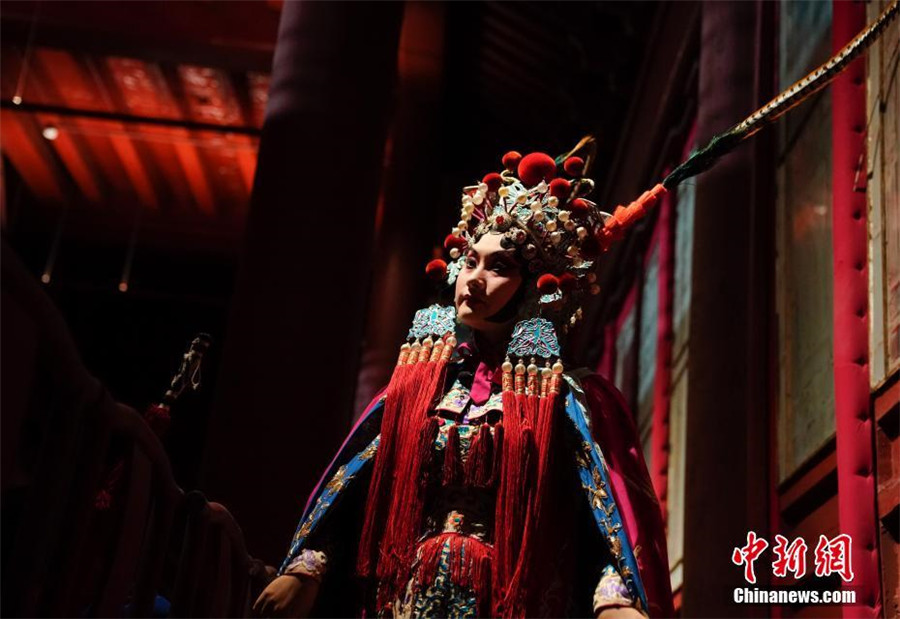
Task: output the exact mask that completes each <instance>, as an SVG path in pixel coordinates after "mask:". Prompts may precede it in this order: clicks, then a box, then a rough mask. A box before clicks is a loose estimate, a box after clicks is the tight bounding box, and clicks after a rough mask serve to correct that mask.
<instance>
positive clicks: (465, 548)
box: [415, 533, 492, 617]
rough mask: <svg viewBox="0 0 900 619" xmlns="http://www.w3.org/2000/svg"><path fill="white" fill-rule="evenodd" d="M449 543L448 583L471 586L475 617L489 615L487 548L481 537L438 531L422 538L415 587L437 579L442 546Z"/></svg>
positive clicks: (488, 563) (489, 548)
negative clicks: (476, 606) (430, 536)
mask: <svg viewBox="0 0 900 619" xmlns="http://www.w3.org/2000/svg"><path fill="white" fill-rule="evenodd" d="M448 544H449V546H450V547H449V552H448V557H447V558H448V562H449V566H448V567H449V577H450V582H452V583H453V584H455V585H458V586H460V587H468V588H471V589H472V590H473V591H474V592H475V598H476V600H477V601H478V608H479V611H478V616H480V617H486V616H488V615H489V614H490V599H491V563H492V556H491V555H492V550H491V547H490V546H489V545H488V544H486V543H484V542H482V541H481V540H479V539H477V538H474V537H469V536H466V535H463V534H462V533H441V534H440V535H437V536H435V537H432V538H431V539H428V540H425V541H424V542H423V543H422V545H421V551H420V554H419V567H418V569H417V570H416V575H415V584H416V586H417V587H428V586H430V585H431V584H432V583H433V582H434V581H435V578H437V573H438V569H439V568H440V564H441V557H442V555H443V552H444V548H445V547H446V546H447V545H448Z"/></svg>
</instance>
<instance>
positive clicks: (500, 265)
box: [491, 261, 509, 273]
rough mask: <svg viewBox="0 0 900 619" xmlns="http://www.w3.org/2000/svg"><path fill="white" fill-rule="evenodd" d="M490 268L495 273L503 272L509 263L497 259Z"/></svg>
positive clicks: (506, 269)
mask: <svg viewBox="0 0 900 619" xmlns="http://www.w3.org/2000/svg"><path fill="white" fill-rule="evenodd" d="M491 270H492V271H494V272H496V273H505V272H506V271H508V270H509V264H507V263H506V262H502V261H498V262H495V263H494V266H492V267H491Z"/></svg>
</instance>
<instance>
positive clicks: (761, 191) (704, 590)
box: [682, 2, 777, 617]
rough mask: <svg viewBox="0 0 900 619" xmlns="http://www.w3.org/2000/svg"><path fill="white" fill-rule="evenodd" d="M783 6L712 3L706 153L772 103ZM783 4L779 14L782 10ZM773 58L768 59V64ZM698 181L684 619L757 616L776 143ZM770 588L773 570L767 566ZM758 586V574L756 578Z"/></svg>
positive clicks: (704, 61)
mask: <svg viewBox="0 0 900 619" xmlns="http://www.w3.org/2000/svg"><path fill="white" fill-rule="evenodd" d="M769 4H773V3H765V2H760V3H749V2H706V3H703V15H702V26H701V37H702V38H701V52H700V75H699V81H700V84H699V89H700V92H699V105H698V110H697V138H698V144H706V143H707V141H708V140H709V139H710V138H711V137H712V136H713V135H715V134H716V133H719V132H721V131H723V130H725V129H727V128H728V127H729V126H731V125H733V124H734V123H735V122H737V121H740V120H741V119H742V118H744V117H745V116H746V115H747V114H749V113H750V112H752V111H753V110H754V109H755V108H756V107H758V105H759V104H761V103H762V102H764V101H765V100H766V99H768V95H770V94H771V92H770V88H769V84H771V79H770V78H771V73H770V70H769V67H771V66H772V65H771V57H770V56H769V52H768V51H767V50H769V49H771V45H772V40H771V35H772V33H771V23H772V8H771V7H769V6H768V5H769ZM773 6H777V5H774V4H773ZM767 58H768V61H767V60H766V59H767ZM760 137H762V138H763V139H762V140H760V139H754V141H752V142H750V143H748V144H745V145H743V146H742V147H740V148H738V149H737V150H736V151H735V152H733V153H732V154H731V155H729V156H727V157H726V158H724V159H723V160H722V161H721V162H720V163H719V164H718V165H716V166H715V167H714V168H713V169H712V170H710V171H708V172H706V173H704V174H702V175H700V176H699V177H697V179H696V183H697V193H696V211H695V223H694V249H693V251H694V255H693V265H694V266H693V281H692V291H693V296H692V300H691V318H690V321H691V341H690V350H691V353H690V355H691V356H690V372H689V376H688V381H689V382H688V403H689V404H688V406H689V409H688V418H687V454H686V456H687V460H686V499H685V500H686V503H685V531H684V589H683V608H682V614H683V616H685V617H726V616H759V615H760V614H765V611H761V609H760V608H759V607H754V606H741V605H737V604H735V603H734V602H733V599H732V591H733V589H734V588H736V587H743V586H746V584H747V583H746V582H745V581H744V580H743V571H742V570H741V569H739V568H737V567H736V566H735V565H733V564H732V562H731V552H732V549H733V548H734V547H736V546H742V545H744V543H745V542H746V537H747V532H748V531H749V530H754V531H756V532H757V533H758V534H759V535H761V536H763V537H767V536H768V531H767V517H768V516H767V482H768V479H767V477H768V461H769V459H768V456H767V445H768V433H767V413H766V411H767V406H768V392H769V385H768V380H767V372H766V367H767V359H768V349H767V339H768V338H767V337H766V334H767V333H769V330H770V323H769V322H768V321H769V319H770V318H771V315H772V314H771V312H772V310H771V307H772V305H771V290H772V288H771V267H770V265H771V262H770V261H771V260H773V256H774V254H773V253H772V251H771V242H770V239H771V235H773V234H774V220H773V218H772V212H773V210H774V209H773V203H774V199H773V195H772V179H773V172H772V169H771V166H772V161H774V156H772V152H771V150H772V149H771V144H772V142H771V136H770V135H763V136H760ZM756 571H757V574H758V575H762V579H761V580H760V582H762V583H765V573H766V572H767V570H766V569H765V562H764V561H760V562H757V570H756ZM758 577H759V576H758Z"/></svg>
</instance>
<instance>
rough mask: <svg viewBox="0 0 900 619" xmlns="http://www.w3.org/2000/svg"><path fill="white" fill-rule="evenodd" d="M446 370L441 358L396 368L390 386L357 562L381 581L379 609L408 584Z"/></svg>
mask: <svg viewBox="0 0 900 619" xmlns="http://www.w3.org/2000/svg"><path fill="white" fill-rule="evenodd" d="M446 366H447V362H446V361H442V360H441V359H438V360H436V361H423V362H420V363H415V364H411V365H398V366H397V367H396V368H395V370H394V375H393V376H392V377H391V383H390V384H389V385H388V390H387V396H386V400H385V410H384V417H383V420H382V432H381V444H380V446H379V450H378V454H377V455H376V457H375V466H374V470H373V477H372V483H371V484H370V486H369V496H368V500H367V503H366V510H365V521H364V523H363V530H362V536H361V538H360V552H359V556H358V558H357V571H358V572H359V574H360V575H362V576H372V575H373V571H374V575H376V576H377V577H378V579H379V581H380V586H379V596H378V601H377V603H378V607H379V610H380V609H382V608H384V607H385V606H386V605H387V604H389V603H390V602H392V601H393V600H394V599H395V598H396V597H397V595H398V593H399V592H401V591H402V589H403V587H404V586H405V585H406V582H407V581H408V580H409V575H410V570H411V566H412V564H413V560H414V558H415V541H416V538H417V536H418V535H419V532H420V528H421V523H422V510H423V505H424V492H423V488H424V486H425V481H426V476H427V472H428V469H429V467H428V464H429V460H430V457H431V452H432V448H431V444H432V443H433V441H434V439H435V437H436V432H437V429H438V421H437V419H435V418H434V417H433V416H429V412H430V411H431V408H432V405H433V401H434V399H435V398H436V397H437V395H439V393H440V391H441V390H442V387H443V383H444V378H445V375H446ZM385 525H387V526H385ZM376 557H377V563H376V559H375V558H376ZM373 568H374V570H373Z"/></svg>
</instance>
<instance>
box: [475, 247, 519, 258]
mask: <svg viewBox="0 0 900 619" xmlns="http://www.w3.org/2000/svg"><path fill="white" fill-rule="evenodd" d="M469 254H475V255H476V256H478V257H479V258H480V257H481V254H480V253H479V252H478V250H477V249H475V248H474V247H471V246H470V247H469V249H468V250H467V251H466V256H468V255H469ZM488 257H489V258H490V259H491V260H496V259H498V258H504V259H507V258H508V259H511V260H515V259H516V250H514V249H498V250H497V251H495V252H491V253H490V254H488Z"/></svg>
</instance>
